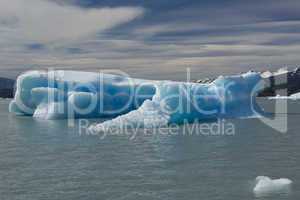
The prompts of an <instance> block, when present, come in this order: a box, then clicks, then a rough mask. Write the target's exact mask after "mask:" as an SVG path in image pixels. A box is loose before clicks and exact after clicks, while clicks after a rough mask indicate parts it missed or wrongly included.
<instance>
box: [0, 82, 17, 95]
mask: <svg viewBox="0 0 300 200" xmlns="http://www.w3.org/2000/svg"><path fill="white" fill-rule="evenodd" d="M14 85H15V80H12V79H8V78H1V77H0V98H12V97H13V95H14Z"/></svg>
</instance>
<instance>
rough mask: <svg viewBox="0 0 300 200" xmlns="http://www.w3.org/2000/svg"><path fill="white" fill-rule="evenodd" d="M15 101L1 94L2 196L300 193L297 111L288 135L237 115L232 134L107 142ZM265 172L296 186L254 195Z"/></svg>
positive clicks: (224, 198)
mask: <svg viewBox="0 0 300 200" xmlns="http://www.w3.org/2000/svg"><path fill="white" fill-rule="evenodd" d="M8 102H9V100H0V128H1V131H0V132H1V134H0V199H10V200H12V199H30V200H33V199H51V200H56V199H57V200H61V199H72V200H75V199H81V200H82V199H88V200H92V199H116V200H117V199H124V200H125V199H128V200H132V199H142V200H146V199H164V200H167V199H170V200H177V199H178V200H181V199H188V200H193V199H203V200H215V199H220V200H247V199H270V200H271V199H272V200H276V199H295V200H296V199H300V184H299V182H300V132H299V129H300V115H299V114H297V113H294V114H290V115H288V127H289V130H288V133H286V134H281V133H278V132H276V131H275V130H272V129H271V128H269V127H267V126H266V125H264V124H263V123H261V122H260V121H259V120H258V119H244V120H241V119H240V120H238V119H237V120H231V121H230V122H232V123H233V124H234V125H235V130H236V132H235V135H233V136H204V135H192V136H182V135H176V136H174V135H173V136H170V135H155V136H153V135H150V134H149V135H144V134H139V135H138V136H137V137H136V138H135V139H134V140H129V139H128V136H126V135H122V136H120V135H119V136H108V137H106V138H105V139H104V140H100V139H99V137H98V136H91V135H80V134H79V131H78V127H77V128H68V126H67V121H65V120H58V121H43V120H36V119H32V118H30V117H16V116H13V115H11V114H9V113H8V111H7V108H8ZM292 106H294V107H297V108H298V107H299V108H300V102H296V103H293V104H292ZM291 109H292V110H293V108H291ZM299 110H300V109H299ZM258 175H267V176H270V177H273V178H279V177H286V178H290V179H292V180H293V182H294V183H293V187H292V190H291V191H290V192H289V193H287V194H277V195H274V196H268V197H255V196H254V195H253V193H252V189H253V180H254V179H255V177H256V176H258Z"/></svg>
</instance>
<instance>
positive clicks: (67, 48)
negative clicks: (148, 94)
mask: <svg viewBox="0 0 300 200" xmlns="http://www.w3.org/2000/svg"><path fill="white" fill-rule="evenodd" d="M299 10H300V1H299V0H172V1H167V0H149V1H148V0H147V1H145V0H0V73H1V74H0V76H8V77H14V76H16V75H17V74H19V73H20V72H22V71H25V70H29V69H46V68H49V67H50V68H59V69H73V70H87V71H95V70H98V69H121V70H124V71H126V72H128V73H130V74H132V75H133V76H139V77H143V78H152V79H153V78H157V79H164V78H166V79H167V78H171V79H177V78H178V79H182V77H184V72H185V70H186V67H189V68H191V71H192V72H193V75H194V76H215V75H219V74H232V73H237V72H240V71H247V70H249V69H255V70H259V69H261V70H263V69H277V68H279V67H282V66H287V67H295V66H297V65H300V55H299V54H300V34H299V33H300V12H299Z"/></svg>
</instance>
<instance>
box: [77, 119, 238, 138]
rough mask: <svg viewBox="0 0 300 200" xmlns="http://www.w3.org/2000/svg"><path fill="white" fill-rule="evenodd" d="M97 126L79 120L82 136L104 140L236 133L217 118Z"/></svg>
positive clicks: (226, 122) (231, 127)
mask: <svg viewBox="0 0 300 200" xmlns="http://www.w3.org/2000/svg"><path fill="white" fill-rule="evenodd" d="M93 126H97V124H95V123H92V124H91V123H90V121H89V120H87V119H80V120H79V121H78V129H79V134H80V135H81V136H98V137H99V139H101V140H103V139H106V138H107V137H110V136H125V137H127V138H128V139H129V140H134V139H136V138H137V137H138V136H158V135H161V136H193V135H196V136H234V135H235V134H236V128H235V125H234V124H233V123H232V122H230V121H227V120H226V119H217V120H216V121H213V122H210V123H203V122H201V121H200V120H195V121H194V122H193V123H190V122H188V121H187V120H184V123H183V124H176V123H170V124H168V125H158V126H155V127H152V128H150V127H144V126H143V123H142V124H135V125H134V126H133V125H130V124H124V125H123V124H122V123H121V124H118V126H110V127H108V128H107V129H105V130H103V131H98V130H96V129H93V128H91V127H93Z"/></svg>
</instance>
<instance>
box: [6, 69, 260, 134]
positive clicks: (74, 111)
mask: <svg viewBox="0 0 300 200" xmlns="http://www.w3.org/2000/svg"><path fill="white" fill-rule="evenodd" d="M260 89H262V84H261V76H260V74H258V73H255V72H248V73H245V74H241V75H235V76H226V77H223V76H221V77H219V78H217V79H216V80H215V81H213V82H212V83H209V84H199V83H191V82H175V81H154V80H143V79H133V78H130V77H127V76H121V75H111V74H103V73H93V72H78V71H62V70H60V71H49V72H46V71H30V72H26V73H24V74H22V75H20V76H19V77H18V79H17V85H16V93H15V96H14V99H13V100H12V101H11V103H10V106H9V110H10V112H13V113H16V114H17V115H29V116H33V117H37V118H43V119H61V118H104V117H105V118H107V117H109V118H113V119H112V120H109V121H106V122H104V123H101V124H98V125H96V126H93V128H95V129H97V130H103V129H105V128H106V127H110V126H115V125H117V126H119V125H120V124H131V125H133V124H143V126H157V125H160V124H169V123H178V124H180V123H184V122H193V121H195V120H205V119H215V118H232V117H248V116H252V115H254V114H256V110H257V105H256V103H255V97H256V95H257V93H258V91H260Z"/></svg>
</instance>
